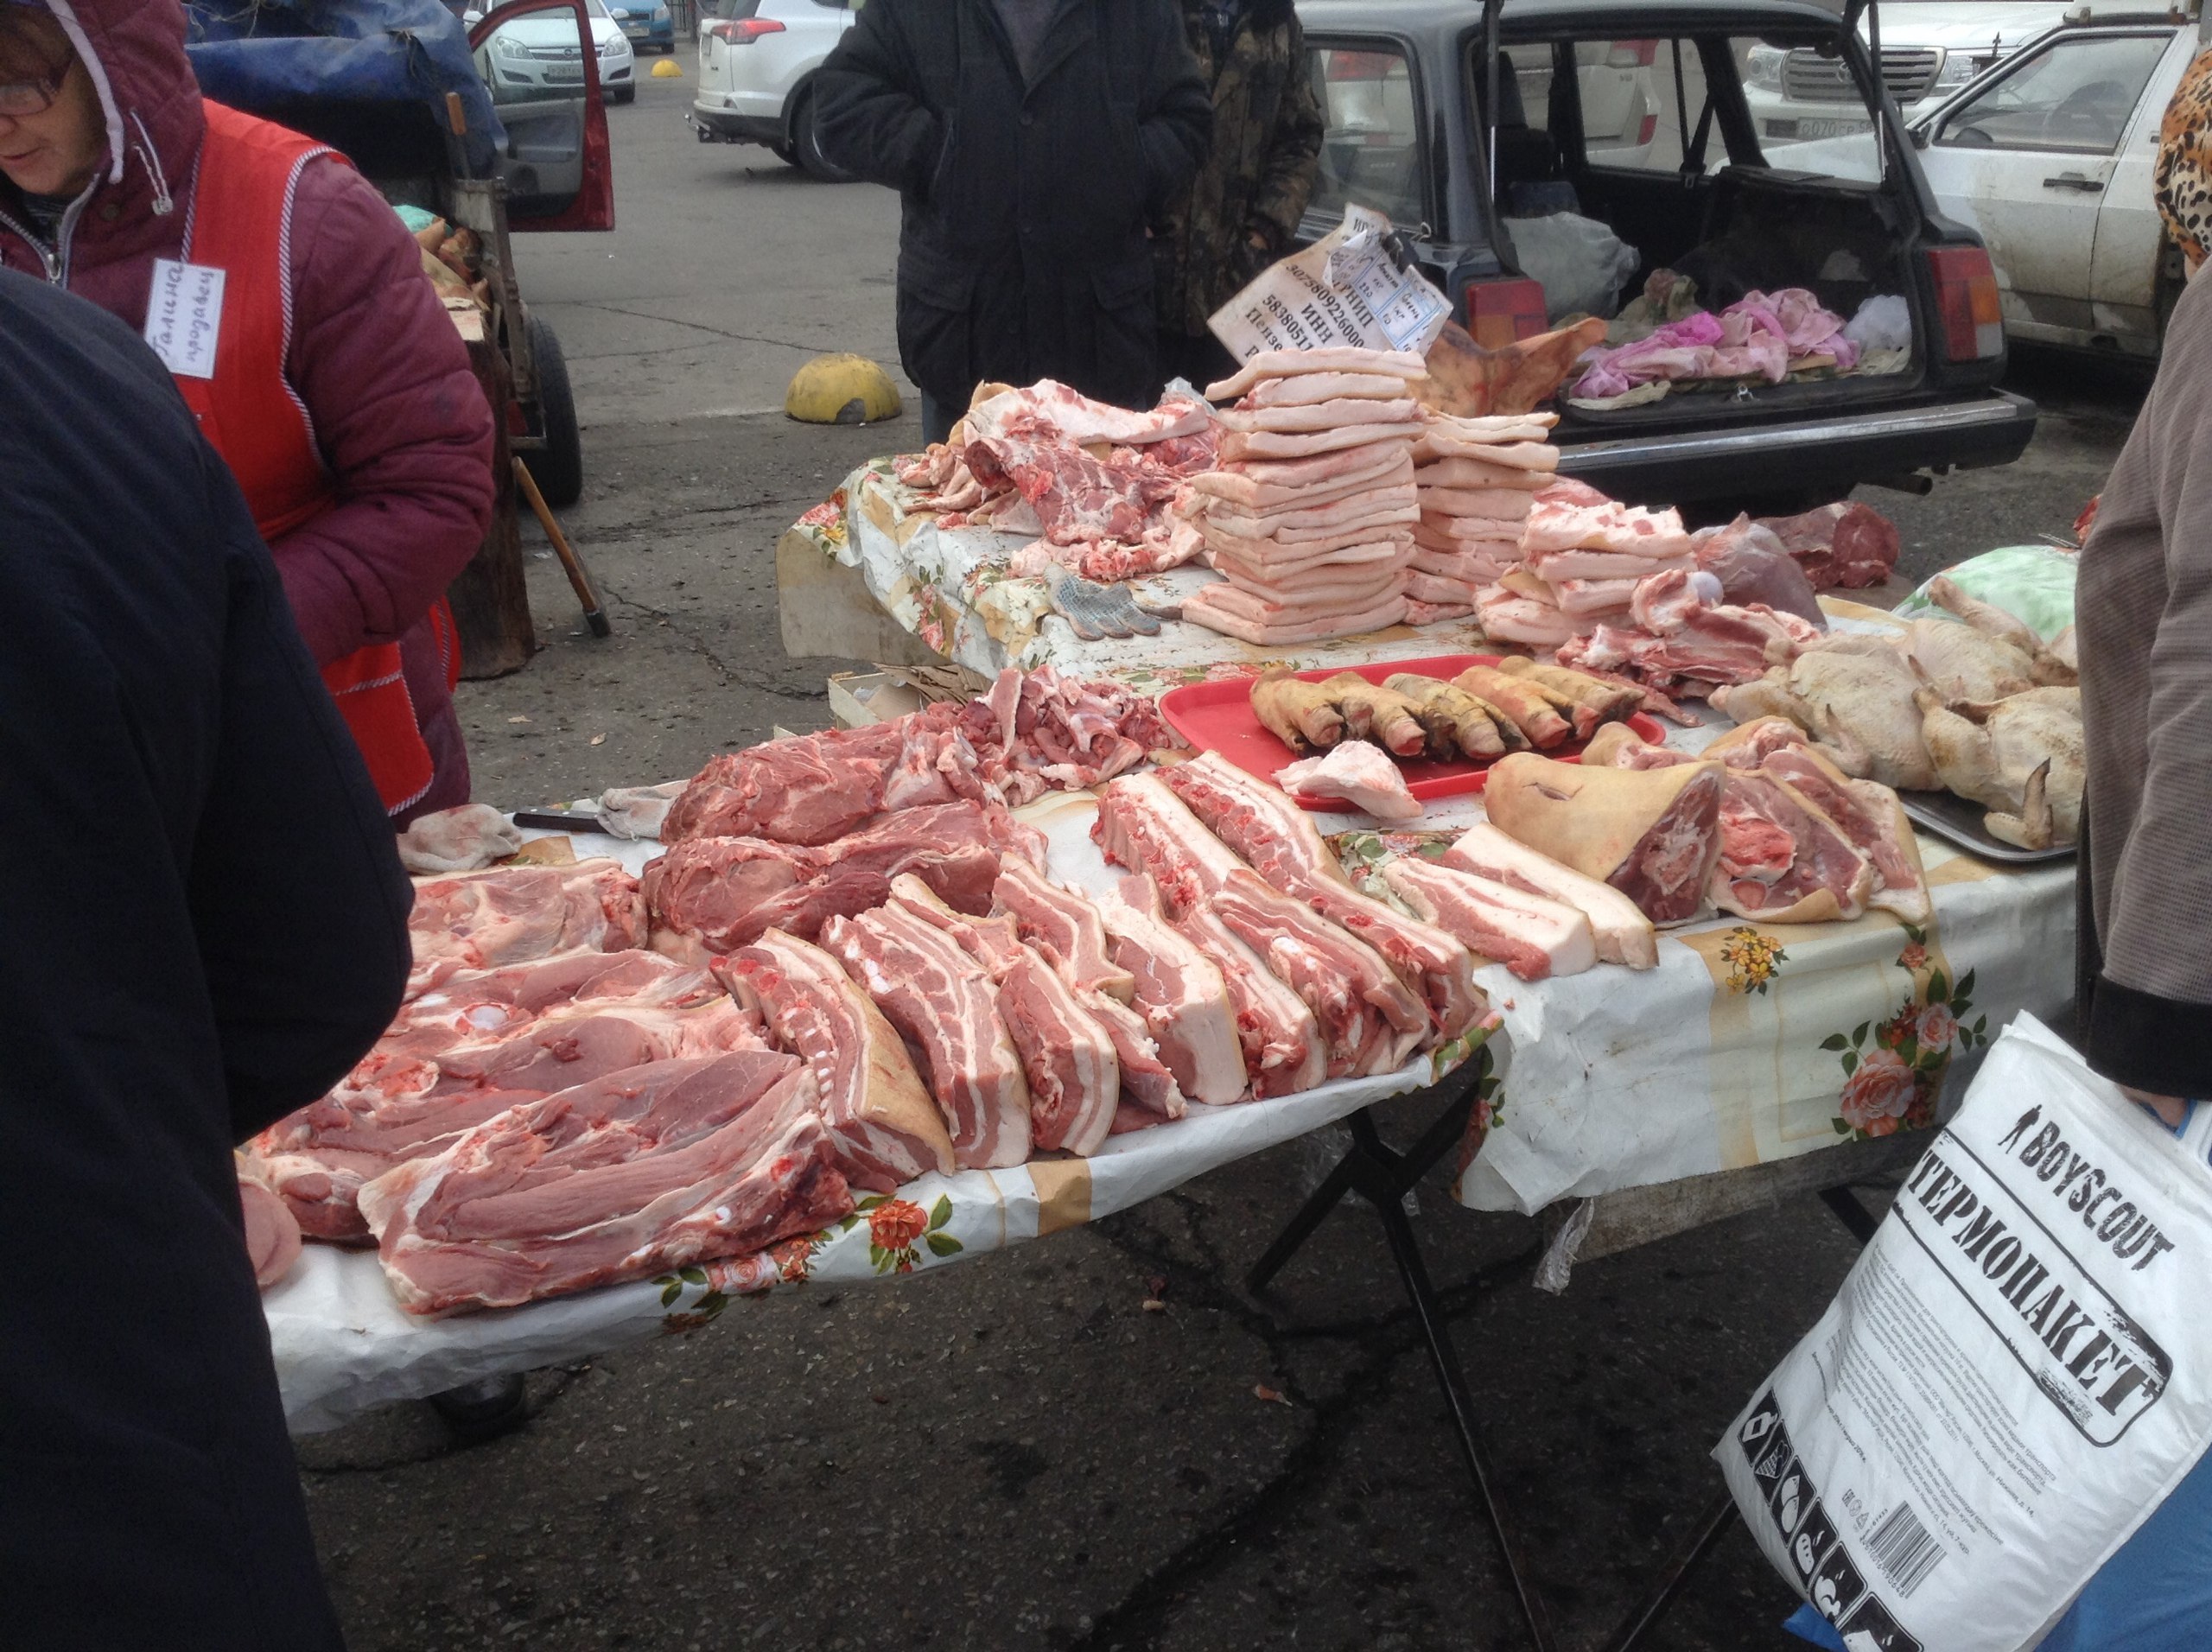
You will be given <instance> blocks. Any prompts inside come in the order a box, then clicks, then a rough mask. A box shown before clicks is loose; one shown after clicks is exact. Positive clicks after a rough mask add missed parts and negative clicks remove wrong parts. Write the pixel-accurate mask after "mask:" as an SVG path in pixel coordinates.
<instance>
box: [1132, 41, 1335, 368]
mask: <svg viewBox="0 0 2212 1652" xmlns="http://www.w3.org/2000/svg"><path fill="white" fill-rule="evenodd" d="M1182 7H1183V22H1184V27H1185V31H1186V32H1187V35H1188V37H1189V39H1190V42H1191V49H1192V52H1194V53H1195V54H1197V56H1198V73H1200V74H1202V75H1203V76H1205V79H1206V82H1207V84H1208V85H1209V86H1211V88H1212V96H1213V146H1212V148H1211V150H1210V151H1209V152H1208V154H1207V156H1206V158H1205V164H1203V165H1202V166H1200V167H1199V168H1198V174H1197V175H1196V176H1195V177H1193V178H1192V180H1191V186H1190V187H1189V188H1188V189H1187V190H1185V191H1184V192H1183V193H1182V194H1180V195H1179V197H1178V198H1177V200H1176V201H1175V203H1174V204H1173V206H1171V207H1170V208H1169V209H1168V213H1167V221H1166V224H1165V225H1163V226H1161V229H1160V236H1159V238H1158V242H1157V247H1158V251H1159V253H1160V372H1161V373H1162V375H1163V376H1166V377H1170V378H1173V377H1176V376H1180V377H1182V378H1187V379H1189V380H1190V381H1191V383H1192V384H1195V385H1197V386H1198V389H1200V390H1204V389H1205V387H1206V384H1207V383H1208V381H1210V380H1212V379H1217V378H1228V377H1229V375H1230V372H1232V371H1233V370H1234V368H1235V365H1236V364H1235V363H1234V362H1233V361H1231V360H1230V354H1229V352H1228V351H1226V350H1224V348H1222V346H1221V343H1220V341H1219V340H1217V339H1216V338H1215V337H1214V336H1213V334H1212V333H1211V331H1209V330H1208V328H1207V327H1206V318H1207V317H1208V316H1210V315H1212V314H1213V313H1214V312H1215V311H1216V310H1217V309H1219V308H1221V307H1222V306H1223V305H1224V304H1226V303H1227V302H1229V301H1230V299H1232V298H1234V297H1236V295H1237V293H1238V292H1239V291H1240V290H1242V289H1243V287H1244V285H1245V283H1248V282H1249V281H1250V280H1251V279H1252V278H1253V277H1254V276H1256V275H1258V274H1259V273H1260V272H1261V271H1262V270H1264V269H1266V268H1267V267H1268V265H1269V264H1273V263H1274V261H1275V260H1276V259H1278V258H1280V257H1282V256H1283V255H1284V254H1285V253H1287V252H1288V251H1290V250H1291V247H1292V244H1293V240H1294V238H1295V237H1296V235H1297V233H1298V221H1299V219H1301V218H1302V217H1304V216H1305V214H1306V202H1307V201H1308V200H1311V199H1312V198H1313V181H1314V179H1315V177H1316V176H1317V175H1319V172H1320V168H1321V131H1322V120H1321V106H1320V104H1319V101H1317V100H1316V98H1314V96H1313V64H1312V63H1311V62H1309V61H1308V60H1307V58H1306V35H1305V31H1304V30H1303V29H1300V28H1299V26H1298V14H1297V12H1296V11H1295V10H1293V9H1292V7H1291V0H1182Z"/></svg>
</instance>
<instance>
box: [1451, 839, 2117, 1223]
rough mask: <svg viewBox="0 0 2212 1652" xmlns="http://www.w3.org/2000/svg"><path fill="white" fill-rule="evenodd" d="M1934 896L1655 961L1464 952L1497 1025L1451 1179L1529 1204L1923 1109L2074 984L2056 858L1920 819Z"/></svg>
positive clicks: (1723, 932)
mask: <svg viewBox="0 0 2212 1652" xmlns="http://www.w3.org/2000/svg"><path fill="white" fill-rule="evenodd" d="M1919 841H1920V852H1921V855H1922V858H1923V861H1924V862H1925V863H1926V866H1927V870H1928V883H1929V890H1930V893H1932V894H1933V896H1934V898H1935V914H1934V916H1933V917H1932V918H1930V919H1929V922H1928V924H1926V925H1925V926H1923V927H1919V928H1915V927H1913V926H1911V925H1909V924H1905V923H1904V922H1902V921H1901V920H1899V919H1898V918H1894V917H1891V915H1890V914H1888V913H1886V912H1870V913H1868V914H1867V915H1866V917H1865V918H1859V919H1858V920H1856V921H1855V922H1853V923H1848V924H1757V923H1751V922H1748V921H1746V920H1745V919H1742V918H1720V919H1719V920H1717V921H1713V922H1709V923H1705V924H1696V925H1694V926H1691V927H1688V928H1685V929H1681V930H1675V931H1666V932H1665V933H1663V934H1662V936H1661V937H1660V943H1659V967H1658V968H1657V969H1651V970H1646V971H1643V972H1641V973H1634V974H1631V973H1630V972H1629V971H1627V970H1624V969H1619V968H1618V967H1616V966H1612V965H1608V964H1600V965H1599V966H1598V967H1597V968H1596V969H1591V970H1588V971H1586V972H1585V973H1584V974H1582V975H1571V976H1568V977H1567V978H1565V979H1563V980H1555V981H1542V982H1521V981H1516V980H1515V979H1514V978H1513V977H1512V976H1511V975H1508V974H1507V973H1506V972H1505V970H1504V969H1502V968H1500V967H1498V966H1497V965H1494V964H1493V965H1486V966H1484V968H1482V969H1478V970H1477V971H1476V972H1475V979H1476V981H1477V982H1479V983H1480V984H1481V986H1482V987H1483V988H1484V991H1486V992H1487V993H1488V994H1490V998H1491V1007H1493V1008H1494V1009H1496V1010H1497V1011H1499V1012H1500V1013H1502V1014H1503V1018H1504V1026H1503V1030H1502V1031H1501V1032H1499V1034H1498V1035H1497V1037H1496V1038H1495V1039H1493V1040H1492V1042H1491V1057H1492V1059H1493V1061H1494V1062H1495V1063H1496V1064H1497V1071H1496V1073H1495V1075H1494V1077H1495V1083H1494V1086H1493V1082H1492V1079H1490V1078H1486V1079H1485V1080H1484V1088H1485V1090H1486V1091H1487V1092H1488V1093H1487V1094H1486V1095H1485V1096H1484V1099H1483V1100H1482V1101H1481V1102H1479V1103H1478V1106H1477V1109H1476V1114H1475V1117H1474V1119H1473V1120H1472V1121H1471V1124H1470V1126H1469V1134H1468V1139H1467V1141H1466V1142H1465V1144H1463V1147H1462V1149H1461V1160H1460V1174H1459V1183H1458V1190H1459V1198H1460V1201H1461V1202H1462V1203H1463V1204H1468V1205H1471V1206H1473V1207H1474V1208H1476V1209H1478V1210H1522V1211H1525V1212H1534V1211H1536V1210H1541V1209H1542V1208H1543V1207H1544V1206H1545V1205H1547V1204H1552V1203H1553V1202H1554V1201H1555V1200H1559V1199H1563V1198H1587V1197H1591V1196H1592V1195H1595V1194H1599V1193H1605V1192H1612V1191H1618V1190H1620V1189H1622V1188H1628V1187H1640V1186H1643V1185H1649V1184H1651V1183H1655V1182H1669V1181H1674V1180H1676V1179H1680V1178H1682V1177H1686V1176H1697V1175H1702V1174H1705V1173H1707V1172H1713V1171H1720V1170H1738V1169H1742V1168H1744V1167H1745V1166H1751V1165H1761V1164H1767V1163H1770V1162H1771V1161H1774V1160H1781V1159H1788V1158H1792V1157H1795V1156H1796V1155H1797V1154H1799V1153H1812V1152H1815V1151H1816V1150H1817V1149H1819V1148H1821V1147H1832V1146H1834V1145H1835V1144H1836V1143H1838V1142H1840V1141H1849V1140H1856V1139H1859V1138H1861V1137H1865V1136H1870V1135H1888V1134H1894V1133H1895V1132H1897V1131H1899V1130H1914V1129H1924V1128H1927V1127H1928V1126H1929V1125H1930V1124H1932V1123H1934V1122H1936V1118H1937V1115H1938V1114H1939V1112H1940V1111H1942V1109H1943V1107H1944V1103H1945V1102H1946V1100H1947V1099H1948V1101H1950V1102H1955V1101H1956V1100H1957V1098H1958V1096H1960V1095H1961V1094H1963V1090H1964V1082H1965V1080H1966V1079H1967V1077H1971V1074H1972V1071H1973V1069H1974V1067H1975V1066H1976V1065H1978V1064H1979V1057H1980V1052H1981V1051H1982V1049H1983V1047H1984V1046H1985V1045H1986V1044H1987V1043H1988V1041H1989V1039H1990V1038H1991V1037H1993V1035H1994V1032H1995V1030H1996V1029H1997V1028H1999V1027H2001V1026H2004V1025H2005V1023H2007V1022H2009V1021H2010V1020H2012V1017H2013V1015H2014V1014H2015V1013H2018V1011H2020V1010H2027V1011H2028V1012H2030V1013H2031V1014H2034V1015H2036V1016H2037V1017H2038V1018H2041V1019H2044V1020H2050V1019H2053V1018H2055V1017H2056V1016H2058V1015H2060V1014H2061V1013H2063V1011H2064V1009H2065V1007H2066V1006H2067V1004H2068V1002H2069V1001H2070V1000H2071V999H2072V997H2073V994H2074V863H2073V862H2072V861H2060V862H2056V863H2055V864H2050V865H2045V866H2040V867H2030V868H2027V869H2024V870H2012V869H2010V868H2007V869H2002V870H2000V869H1999V868H1998V867H1993V866H1989V865H1986V864H1985V863H1984V862H1982V861H1977V860H1975V859H1974V857H1973V856H1972V855H1967V854H1965V853H1963V852H1962V851H1960V850H1957V849H1954V848H1949V847H1948V846H1947V845H1945V844H1943V843H1942V842H1938V841H1936V840H1935V839H1932V838H1929V837H1924V836H1923V837H1922V838H1921V839H1920V840H1919Z"/></svg>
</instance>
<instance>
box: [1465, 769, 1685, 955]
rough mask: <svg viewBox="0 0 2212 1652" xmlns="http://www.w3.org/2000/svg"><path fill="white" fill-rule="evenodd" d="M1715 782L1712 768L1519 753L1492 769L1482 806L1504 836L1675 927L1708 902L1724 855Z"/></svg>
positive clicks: (1655, 919) (1657, 921)
mask: <svg viewBox="0 0 2212 1652" xmlns="http://www.w3.org/2000/svg"><path fill="white" fill-rule="evenodd" d="M1721 779H1722V776H1721V768H1720V765H1719V764H1718V763H1712V762H1703V763H1687V764H1683V765H1681V766H1679V767H1675V768H1663V769H1611V768H1599V767H1593V766H1590V765H1588V764H1569V763H1560V762H1555V761H1554V760H1553V759H1550V758H1546V757H1538V756H1536V755H1535V753H1529V752H1516V753H1513V754H1512V755H1511V756H1509V757H1505V758H1501V759H1499V760H1498V761H1497V763H1496V764H1495V765H1493V766H1492V767H1491V772H1490V782H1489V785H1488V786H1487V787H1486V788H1485V789H1484V794H1483V802H1484V807H1485V809H1486V810H1487V811H1488V813H1489V815H1490V818H1491V824H1493V825H1495V826H1496V827H1497V828H1498V829H1500V830H1501V831H1503V832H1504V833H1505V834H1507V835H1508V836H1510V837H1513V838H1515V839H1516V840H1517V841H1519V842H1522V843H1525V844H1527V845H1528V846H1529V848H1534V849H1537V850H1539V851H1541V853H1543V854H1545V855H1549V856H1550V857H1551V858H1552V859H1553V860H1554V861H1558V862H1559V863H1560V865H1561V866H1564V867H1567V868H1568V869H1569V870H1570V871H1573V872H1580V873H1581V874H1584V875H1585V876H1586V877H1592V878H1595V879H1597V880H1599V881H1600V882H1603V883H1607V884H1610V885H1611V886H1613V887H1614V888H1616V889H1618V890H1619V891H1620V892H1621V893H1623V894H1624V895H1626V896H1628V898H1629V899H1631V900H1633V901H1634V902H1635V903H1636V904H1637V907H1638V909H1639V910H1641V911H1642V912H1643V914H1644V916H1645V917H1647V918H1650V919H1651V920H1652V922H1654V923H1655V924H1671V923H1680V922H1681V921H1683V920H1685V919H1687V918H1694V917H1695V916H1696V915H1697V912H1698V911H1699V909H1700V907H1701V906H1702V905H1704V902H1705V896H1706V882H1707V878H1708V876H1709V875H1710V874H1711V873H1712V870H1713V860H1714V858H1715V857H1716V856H1717V855H1719V850H1720V833H1719V822H1720V794H1721Z"/></svg>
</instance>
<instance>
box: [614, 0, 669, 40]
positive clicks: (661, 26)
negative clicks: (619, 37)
mask: <svg viewBox="0 0 2212 1652" xmlns="http://www.w3.org/2000/svg"><path fill="white" fill-rule="evenodd" d="M607 16H610V17H612V18H613V20H614V22H615V26H616V27H617V28H619V29H621V31H622V33H623V35H624V36H625V38H626V39H627V40H628V41H629V42H630V47H631V49H632V51H639V52H644V51H655V52H673V51H675V50H676V20H675V18H673V17H672V16H670V15H669V10H668V6H667V3H666V0H607Z"/></svg>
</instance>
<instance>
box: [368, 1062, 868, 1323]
mask: <svg viewBox="0 0 2212 1652" xmlns="http://www.w3.org/2000/svg"><path fill="white" fill-rule="evenodd" d="M813 1088H814V1084H813V1079H812V1077H811V1076H810V1074H809V1073H808V1072H807V1071H806V1069H805V1068H804V1066H802V1065H801V1064H799V1063H798V1061H796V1060H794V1059H793V1058H791V1057H790V1056H786V1055H780V1054H777V1053H775V1052H770V1051H748V1052H743V1053H740V1054H734V1055H726V1056H719V1057H712V1058H701V1059H697V1060H691V1061H664V1062H659V1063H657V1064H654V1065H652V1066H650V1067H645V1068H641V1069H639V1070H637V1071H632V1072H626V1073H619V1074H614V1075H612V1076H610V1077H607V1078H604V1079H601V1080H600V1081H598V1082H597V1083H592V1084H587V1085H582V1086H579V1087H578V1088H576V1089H575V1090H565V1091H563V1092H562V1093H561V1094H559V1095H557V1096H547V1097H545V1098H543V1100H539V1101H535V1102H529V1103H527V1104H525V1105H524V1106H521V1107H517V1108H512V1109H508V1110H507V1111H505V1112H503V1113H501V1114H499V1115H498V1116H497V1117H495V1118H492V1119H489V1120H486V1121H485V1122H484V1123H482V1124H480V1125H479V1126H477V1127H476V1128H474V1129H473V1130H471V1131H470V1132H469V1133H468V1134H466V1135H464V1136H462V1137H461V1139H460V1140H459V1141H455V1142H454V1143H453V1144H452V1145H451V1146H449V1147H446V1148H445V1149H443V1150H442V1151H441V1152H439V1153H435V1154H434V1155H433V1156H431V1157H429V1158H427V1159H420V1160H415V1161H413V1162H411V1163H410V1164H405V1165H402V1166H399V1167H398V1168H397V1170H394V1171H392V1172H390V1173H388V1174H386V1175H385V1176H382V1177H379V1178H378V1179H377V1180H376V1181H374V1182H372V1183H371V1184H370V1185H368V1186H367V1187H365V1188H364V1189H363V1190H362V1191H361V1204H362V1210H363V1212H364V1213H365V1216H366V1217H367V1218H368V1220H369V1223H370V1224H371V1227H372V1229H373V1230H374V1232H375V1233H376V1236H377V1251H378V1259H379V1260H380V1261H382V1262H383V1263H384V1268H385V1277H386V1278H387V1279H388V1280H390V1281H391V1288H392V1293H393V1294H394V1295H396V1296H397V1298H398V1299H399V1301H400V1306H403V1307H404V1308H405V1309H406V1310H407V1311H408V1312H410V1313H415V1314H423V1315H429V1314H437V1313H445V1312H453V1311H454V1310H457V1309H481V1308H505V1307H515V1306H519V1305H520V1304H522V1303H524V1302H530V1301H535V1300H537V1299H541V1298H543V1297H549V1296H556V1295H561V1294H563V1293H568V1292H570V1291H578V1290H582V1289H584V1288H586V1287H589V1286H594V1285H605V1284H611V1283H613V1282H615V1281H617V1280H631V1279H643V1278H645V1277H648V1276H650V1275H652V1274H658V1273H660V1272H663V1271H664V1270H667V1269H671V1268H683V1267H688V1266H690V1265H691V1264H693V1263H696V1262H702V1261H713V1260H715V1259H716V1258H719V1257H722V1256H730V1255H742V1254H744V1253H747V1252H750V1251H755V1250H760V1249H763V1248H765V1247H766V1246H767V1245H770V1244H772V1243H773V1242H775V1241H777V1240H779V1239H783V1238H787V1237H789V1236H791V1235H793V1234H801V1233H811V1232H814V1231H816V1230H817V1229H821V1228H823V1227H826V1226H827V1225H828V1224H829V1223H832V1222H835V1221H836V1220H837V1219H838V1218H840V1217H843V1216H847V1215H849V1214H850V1213H851V1210H852V1209H853V1198H852V1194H851V1192H850V1191H849V1189H848V1188H847V1186H846V1185H845V1179H844V1178H843V1177H842V1175H840V1174H839V1173H838V1172H837V1167H836V1150H835V1148H834V1147H833V1145H832V1143H831V1141H830V1139H829V1132H828V1130H827V1129H826V1128H824V1127H823V1122H822V1118H821V1115H820V1113H819V1112H818V1111H817V1102H816V1101H815V1097H814V1095H813Z"/></svg>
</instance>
